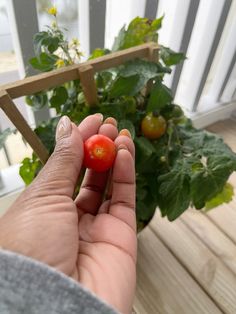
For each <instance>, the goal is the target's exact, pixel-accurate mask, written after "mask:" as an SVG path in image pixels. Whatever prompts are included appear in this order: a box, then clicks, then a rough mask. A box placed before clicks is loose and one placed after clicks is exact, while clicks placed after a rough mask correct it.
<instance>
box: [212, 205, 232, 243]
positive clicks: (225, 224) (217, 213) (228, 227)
mask: <svg viewBox="0 0 236 314" xmlns="http://www.w3.org/2000/svg"><path fill="white" fill-rule="evenodd" d="M234 204H235V202H234ZM230 205H231V204H230ZM230 205H229V206H228V205H222V206H220V207H217V208H215V209H213V210H211V211H210V212H209V213H208V216H209V218H210V219H211V220H212V221H213V222H214V223H215V224H216V225H217V226H218V228H220V229H221V230H222V231H223V232H224V233H225V234H226V235H227V236H228V237H229V238H230V239H231V240H232V241H233V242H234V243H235V245H236V210H235V208H231V207H230Z"/></svg>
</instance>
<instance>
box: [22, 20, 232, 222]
mask: <svg viewBox="0 0 236 314" xmlns="http://www.w3.org/2000/svg"><path fill="white" fill-rule="evenodd" d="M162 19H163V17H161V18H157V19H155V20H153V21H150V20H148V19H147V18H140V17H136V18H134V19H133V20H132V21H131V22H130V23H129V25H128V26H127V27H125V26H124V27H122V28H121V30H120V32H119V34H118V36H117V37H116V38H115V40H114V44H113V46H112V49H111V50H109V49H103V48H102V49H100V48H99V49H95V50H94V51H93V52H92V54H91V56H90V57H89V59H93V58H97V57H101V56H103V55H106V54H109V53H111V52H116V51H119V50H122V49H126V48H130V47H134V46H137V45H140V44H144V43H146V42H155V43H157V42H158V30H159V29H160V28H161V24H162ZM55 22H56V20H55ZM33 43H34V50H35V57H34V58H32V59H31V60H30V64H31V66H33V67H34V69H36V70H39V71H41V72H45V71H51V70H53V69H56V68H58V67H62V66H67V65H70V64H73V63H78V62H79V58H80V56H81V52H80V46H79V42H78V40H72V42H68V41H67V39H66V38H65V35H64V32H63V31H62V30H61V29H60V28H59V26H58V23H53V25H52V26H51V27H47V28H46V29H45V31H42V32H39V33H38V34H36V35H35V36H34V42H33ZM158 45H159V48H160V49H159V60H158V61H156V62H153V61H150V60H143V59H134V60H130V61H127V62H125V63H124V64H122V65H121V66H118V67H115V68H112V69H107V70H104V71H100V72H99V73H96V74H95V82H96V87H97V92H98V102H97V104H96V105H95V106H93V107H92V108H91V107H89V106H88V105H87V103H86V99H85V96H84V94H83V90H82V87H81V84H80V82H79V80H74V81H70V82H67V83H65V84H63V85H62V86H57V87H55V88H51V89H49V90H46V91H42V92H40V93H37V94H35V95H31V96H28V98H27V103H28V104H29V105H30V106H32V107H33V109H34V110H37V109H38V108H42V107H49V108H54V109H55V110H56V113H57V114H56V117H53V118H51V119H49V121H46V122H44V123H41V124H40V125H39V126H38V127H37V128H36V129H35V132H36V134H37V135H38V136H39V137H40V139H41V141H42V142H43V144H44V145H45V146H46V148H47V149H48V151H49V153H52V152H53V149H54V145H55V141H54V134H55V129H56V125H57V121H58V119H59V118H60V117H61V116H62V115H68V116H69V118H70V119H71V120H72V121H73V122H74V123H76V124H79V123H80V122H81V121H82V119H84V118H85V117H86V116H88V115H89V114H93V113H95V112H100V113H102V114H103V115H104V119H105V118H107V117H109V116H113V117H114V118H115V119H116V120H117V122H118V128H119V130H121V129H123V128H126V129H128V130H129V131H130V133H131V136H132V138H133V139H134V143H135V148H136V154H135V164H136V186H137V193H136V209H137V210H136V214H137V215H136V216H137V222H138V225H139V226H140V225H145V224H146V223H147V222H148V221H149V220H150V218H151V217H152V215H153V213H154V212H155V210H156V207H159V209H160V211H161V214H162V216H166V217H167V218H168V219H169V220H174V219H176V218H177V217H179V216H180V215H181V214H182V213H183V212H184V211H185V210H187V209H188V208H189V207H190V206H192V207H195V208H197V209H204V208H212V207H214V206H216V204H217V205H218V204H220V203H223V202H229V201H230V200H231V199H232V195H233V189H231V188H229V186H228V185H226V182H227V180H228V178H229V176H230V174H231V173H232V172H233V171H235V170H236V155H235V154H234V153H233V152H232V150H231V149H230V148H229V147H228V146H227V145H226V144H225V143H224V142H223V140H222V139H221V138H219V137H218V136H217V135H214V134H211V133H209V132H206V131H204V130H197V129H196V128H194V127H193V125H192V122H191V120H190V119H188V118H187V117H186V116H185V115H184V112H183V110H182V108H181V107H180V106H179V105H177V104H174V103H173V95H172V92H171V90H170V89H169V88H168V87H167V86H165V85H164V76H165V75H168V74H169V73H171V71H172V68H171V67H172V66H174V65H176V64H178V63H180V62H181V61H183V60H184V59H185V57H184V55H183V54H182V53H176V52H174V51H173V50H171V49H170V48H167V47H164V46H162V45H161V44H160V43H159V42H158ZM71 52H73V53H71ZM148 82H150V83H152V84H148V86H150V88H148V89H146V86H147V83H148ZM55 110H54V111H55ZM153 113H154V114H153ZM155 113H158V115H157V116H155ZM96 141H97V140H96ZM96 141H95V140H92V139H90V140H89V141H88V143H90V145H88V143H86V148H85V155H86V156H85V158H86V166H87V167H91V168H93V169H96V170H97V171H103V170H104V169H107V168H109V167H111V166H112V163H113V161H114V160H113V158H115V157H114V156H115V149H114V143H113V142H112V141H110V140H109V139H108V142H109V144H104V143H105V141H104V139H103V140H101V141H100V140H99V141H98V143H101V145H102V146H101V147H100V148H97V149H95V150H94V147H95V143H96ZM87 145H88V146H89V150H88V151H87ZM108 151H109V153H108ZM40 167H42V165H41V164H40V161H39V159H38V157H37V156H36V155H35V154H33V155H32V158H31V159H30V158H26V159H25V160H24V161H23V162H22V166H21V170H20V174H21V176H22V178H23V179H24V181H25V182H26V183H27V184H29V183H30V182H31V181H32V180H33V178H34V177H35V176H36V175H37V173H38V172H39V170H40ZM94 167H95V168H94Z"/></svg>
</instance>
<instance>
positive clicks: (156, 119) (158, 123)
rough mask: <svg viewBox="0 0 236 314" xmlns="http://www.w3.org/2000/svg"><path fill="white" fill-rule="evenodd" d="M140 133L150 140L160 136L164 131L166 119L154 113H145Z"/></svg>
mask: <svg viewBox="0 0 236 314" xmlns="http://www.w3.org/2000/svg"><path fill="white" fill-rule="evenodd" d="M141 129H142V133H143V135H144V136H145V137H147V138H150V139H152V140H154V139H157V138H159V137H161V136H162V135H163V134H165V131H166V120H165V119H164V118H163V117H162V116H160V115H158V114H154V113H149V114H147V115H146V116H145V117H144V118H143V120H142V124H141Z"/></svg>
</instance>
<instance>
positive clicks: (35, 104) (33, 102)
mask: <svg viewBox="0 0 236 314" xmlns="http://www.w3.org/2000/svg"><path fill="white" fill-rule="evenodd" d="M25 101H26V103H27V105H29V106H31V107H32V108H33V110H36V111H37V110H39V109H42V108H43V107H45V106H46V105H47V104H48V96H47V93H45V92H40V93H36V94H34V95H28V96H26V97H25Z"/></svg>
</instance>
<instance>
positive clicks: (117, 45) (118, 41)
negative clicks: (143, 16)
mask: <svg viewBox="0 0 236 314" xmlns="http://www.w3.org/2000/svg"><path fill="white" fill-rule="evenodd" d="M125 28H126V27H125V25H124V26H123V27H121V29H120V31H119V34H118V36H117V37H115V40H114V43H113V46H112V51H118V50H120V49H121V47H123V45H124V41H125V35H126V30H125Z"/></svg>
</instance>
